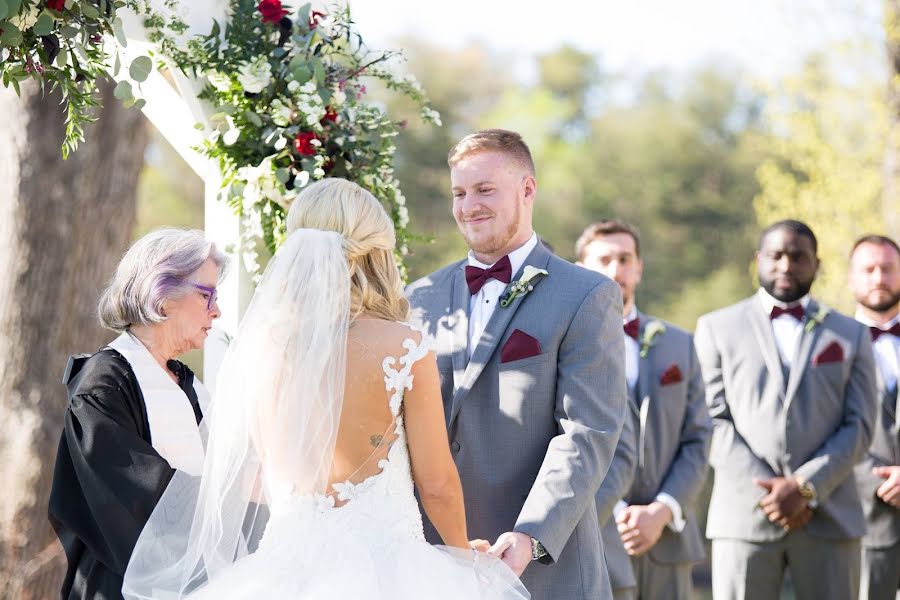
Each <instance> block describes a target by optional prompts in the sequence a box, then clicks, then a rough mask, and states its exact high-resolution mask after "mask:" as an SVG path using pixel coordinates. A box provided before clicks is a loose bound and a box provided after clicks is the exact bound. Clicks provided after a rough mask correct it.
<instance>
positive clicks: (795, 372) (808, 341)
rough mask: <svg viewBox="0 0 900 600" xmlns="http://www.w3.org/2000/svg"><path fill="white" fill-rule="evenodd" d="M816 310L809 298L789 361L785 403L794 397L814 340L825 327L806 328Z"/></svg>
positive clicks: (815, 304) (816, 305)
mask: <svg viewBox="0 0 900 600" xmlns="http://www.w3.org/2000/svg"><path fill="white" fill-rule="evenodd" d="M818 310H819V305H818V304H817V303H816V301H815V300H810V301H809V304H807V305H806V318H805V319H804V321H803V331H802V332H801V333H800V341H799V342H797V352H796V353H795V355H794V360H792V361H791V373H790V376H789V377H788V384H787V391H786V392H785V394H784V398H785V402H786V403H787V404H790V402H791V400H792V399H793V398H794V394H795V393H796V392H797V388H798V387H800V382H801V381H803V376H804V375H805V374H806V365H807V363H809V357H810V355H811V354H812V351H813V348H814V347H815V343H816V340H818V339H819V332H820V331H821V330H822V328H823V327H825V324H824V323H819V324H818V325H816V326H815V327H813V329H812V331H808V330H807V327H806V324H807V323H808V322H809V319H810V318H812V315H814V314H816V312H817V311H818Z"/></svg>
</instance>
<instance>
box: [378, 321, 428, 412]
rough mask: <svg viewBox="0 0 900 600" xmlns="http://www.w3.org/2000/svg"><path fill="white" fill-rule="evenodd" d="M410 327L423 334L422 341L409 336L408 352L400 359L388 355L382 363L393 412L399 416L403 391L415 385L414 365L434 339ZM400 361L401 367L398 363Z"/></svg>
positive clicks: (423, 355)
mask: <svg viewBox="0 0 900 600" xmlns="http://www.w3.org/2000/svg"><path fill="white" fill-rule="evenodd" d="M409 328H410V329H411V330H413V331H415V332H417V333H419V335H420V336H421V341H419V342H416V339H415V338H414V337H408V338H406V339H405V340H403V347H404V348H406V354H404V355H403V356H401V357H400V358H399V359H398V358H397V357H394V356H386V357H385V358H384V360H383V361H382V363H381V368H382V370H384V385H385V389H387V391H388V392H389V393H390V394H391V398H390V401H389V404H390V408H391V414H392V415H393V416H395V417H396V416H397V415H399V414H400V405H401V404H402V403H403V392H404V391H406V390H411V389H412V387H413V376H412V373H411V371H412V366H413V365H414V364H415V363H416V362H417V361H419V360H421V359H422V358H424V357H425V356H426V355H427V354H428V352H429V351H430V350H431V346H432V341H431V338H429V337H428V335H427V334H426V333H425V332H424V331H422V330H419V329H416V328H414V327H412V326H409ZM398 362H399V364H400V368H399V369H397V368H396V365H397V363H398Z"/></svg>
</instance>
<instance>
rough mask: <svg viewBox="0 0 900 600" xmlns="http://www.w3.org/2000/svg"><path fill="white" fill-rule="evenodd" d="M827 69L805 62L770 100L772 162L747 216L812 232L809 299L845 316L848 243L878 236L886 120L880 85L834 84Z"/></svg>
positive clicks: (817, 61)
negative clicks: (814, 254)
mask: <svg viewBox="0 0 900 600" xmlns="http://www.w3.org/2000/svg"><path fill="white" fill-rule="evenodd" d="M833 67H834V65H833V64H829V62H828V61H826V60H825V59H824V57H822V56H819V57H813V58H812V59H811V60H809V61H808V62H807V64H806V65H805V67H804V69H803V71H802V72H801V73H799V74H797V75H796V76H793V77H790V78H788V79H786V80H785V81H784V82H783V84H782V85H781V86H780V87H779V89H777V90H773V91H772V92H771V97H772V100H771V101H770V102H769V105H768V111H767V113H766V116H767V118H768V119H769V120H770V122H771V130H772V131H773V132H774V133H773V134H772V135H771V136H770V138H769V139H768V143H769V145H770V146H771V148H772V149H773V152H774V154H773V156H772V157H771V158H770V159H768V160H766V161H764V162H763V163H762V164H761V165H760V167H759V169H758V172H757V176H758V178H759V182H760V185H761V190H760V193H759V195H758V196H757V197H756V198H755V200H754V208H755V211H756V217H757V221H758V223H759V225H760V227H762V226H765V225H767V224H769V223H772V222H773V221H777V220H780V219H785V218H795V219H799V220H802V221H804V222H806V223H807V224H808V225H809V226H810V227H812V229H813V231H814V232H816V234H817V237H818V239H819V257H820V259H821V261H822V268H821V270H820V272H819V276H818V279H817V283H816V285H815V287H814V289H813V291H814V292H815V293H816V295H817V296H819V297H820V298H822V299H823V300H824V301H825V302H826V303H828V304H829V305H831V306H834V307H835V308H838V309H841V310H844V311H850V310H851V309H852V299H851V297H850V294H849V293H848V292H847V288H846V281H847V277H846V274H847V255H848V253H849V250H850V248H851V246H852V244H853V242H854V240H855V239H856V238H858V237H859V236H861V235H863V234H866V233H871V232H880V231H882V220H881V215H882V214H883V213H882V211H881V206H882V191H883V179H882V161H883V157H884V152H885V145H886V140H887V114H886V110H885V102H884V96H883V86H882V84H881V82H879V81H873V80H866V79H862V80H853V81H849V82H848V81H841V80H840V79H839V78H838V76H837V75H836V74H835V71H834V69H833Z"/></svg>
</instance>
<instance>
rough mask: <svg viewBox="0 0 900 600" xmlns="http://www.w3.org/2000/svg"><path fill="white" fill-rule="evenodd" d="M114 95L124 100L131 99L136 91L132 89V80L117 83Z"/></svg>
mask: <svg viewBox="0 0 900 600" xmlns="http://www.w3.org/2000/svg"><path fill="white" fill-rule="evenodd" d="M113 96H115V97H116V98H118V99H119V100H122V101H123V102H124V101H126V100H129V99H131V98H133V97H134V92H133V91H132V89H131V82H129V81H120V82H119V83H117V84H116V88H115V89H114V90H113Z"/></svg>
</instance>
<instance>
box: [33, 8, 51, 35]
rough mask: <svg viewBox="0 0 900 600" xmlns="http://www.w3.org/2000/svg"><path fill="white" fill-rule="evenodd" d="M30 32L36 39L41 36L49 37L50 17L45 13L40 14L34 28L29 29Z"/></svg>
mask: <svg viewBox="0 0 900 600" xmlns="http://www.w3.org/2000/svg"><path fill="white" fill-rule="evenodd" d="M31 31H33V32H34V35H36V36H38V37H40V36H42V35H50V33H51V32H52V31H53V17H51V16H50V15H48V14H47V13H42V14H41V16H39V17H38V20H37V21H35V22H34V26H33V27H32V28H31Z"/></svg>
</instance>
